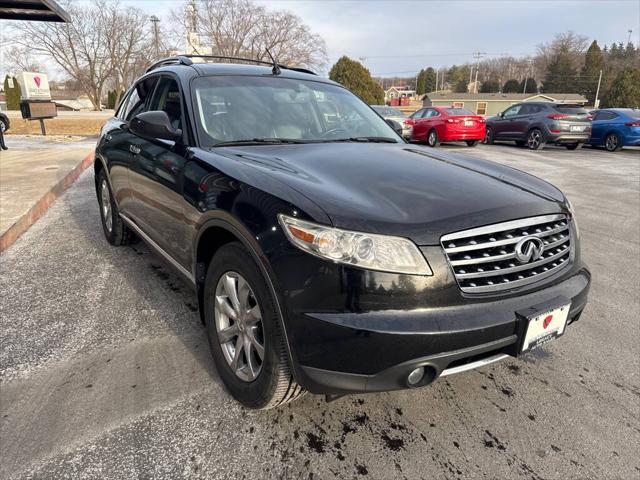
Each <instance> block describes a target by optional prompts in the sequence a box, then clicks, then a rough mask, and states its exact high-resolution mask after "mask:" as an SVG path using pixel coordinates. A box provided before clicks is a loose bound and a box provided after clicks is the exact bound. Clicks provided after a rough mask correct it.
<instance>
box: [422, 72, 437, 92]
mask: <svg viewBox="0 0 640 480" xmlns="http://www.w3.org/2000/svg"><path fill="white" fill-rule="evenodd" d="M435 89H436V71H435V70H434V69H433V68H431V67H429V68H427V69H426V70H425V71H424V92H425V93H429V92H433V91H434V90H435Z"/></svg>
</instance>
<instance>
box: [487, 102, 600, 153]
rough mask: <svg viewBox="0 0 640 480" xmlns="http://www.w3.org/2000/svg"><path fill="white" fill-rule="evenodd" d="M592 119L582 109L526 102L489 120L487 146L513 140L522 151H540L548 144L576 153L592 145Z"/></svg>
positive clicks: (574, 106)
mask: <svg viewBox="0 0 640 480" xmlns="http://www.w3.org/2000/svg"><path fill="white" fill-rule="evenodd" d="M590 136H591V115H589V112H587V111H586V110H585V109H584V108H583V107H582V105H569V104H566V103H550V102H525V103H516V104H515V105H511V106H510V107H509V108H507V109H506V110H505V111H504V112H502V113H499V114H498V115H496V116H495V117H491V118H488V119H487V131H486V137H485V143H488V144H491V143H493V142H494V141H495V140H514V141H515V142H516V144H517V145H518V146H520V147H522V146H525V145H526V146H527V147H529V148H530V149H531V150H541V149H543V148H544V146H545V144H547V143H554V144H558V145H564V146H565V147H567V149H569V150H575V149H576V148H578V147H580V146H582V144H584V143H586V142H588V141H589V137H590Z"/></svg>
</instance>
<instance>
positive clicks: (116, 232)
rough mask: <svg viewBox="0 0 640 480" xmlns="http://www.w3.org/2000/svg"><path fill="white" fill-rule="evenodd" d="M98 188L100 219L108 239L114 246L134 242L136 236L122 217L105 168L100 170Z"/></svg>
mask: <svg viewBox="0 0 640 480" xmlns="http://www.w3.org/2000/svg"><path fill="white" fill-rule="evenodd" d="M96 189H97V193H98V207H99V208H100V219H101V220H102V230H103V232H104V236H105V238H106V239H107V241H108V242H109V243H110V244H111V245H114V246H119V245H129V244H131V243H134V242H135V240H136V236H135V235H134V233H133V232H132V231H131V229H130V228H129V227H127V226H126V225H125V224H124V222H123V221H122V218H120V214H119V213H118V207H117V205H116V204H115V202H114V201H113V194H112V193H111V187H110V186H109V182H108V181H107V176H106V175H105V173H104V170H100V173H98V177H97V179H96Z"/></svg>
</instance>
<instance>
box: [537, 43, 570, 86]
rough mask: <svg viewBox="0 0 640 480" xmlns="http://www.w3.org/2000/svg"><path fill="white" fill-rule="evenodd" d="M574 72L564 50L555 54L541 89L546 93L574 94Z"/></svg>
mask: <svg viewBox="0 0 640 480" xmlns="http://www.w3.org/2000/svg"><path fill="white" fill-rule="evenodd" d="M576 77H577V75H576V70H575V68H574V66H573V62H572V61H571V56H570V55H569V52H567V51H566V50H564V51H560V52H558V53H556V54H555V55H554V56H553V58H552V59H551V62H550V63H549V66H548V67H547V73H546V75H545V76H544V80H543V82H542V88H543V91H544V92H547V93H576V90H578V88H577V85H578V83H579V82H576Z"/></svg>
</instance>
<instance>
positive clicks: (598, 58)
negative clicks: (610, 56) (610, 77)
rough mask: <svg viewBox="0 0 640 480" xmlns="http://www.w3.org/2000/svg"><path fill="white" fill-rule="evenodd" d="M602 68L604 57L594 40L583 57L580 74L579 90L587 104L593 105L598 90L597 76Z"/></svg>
mask: <svg viewBox="0 0 640 480" xmlns="http://www.w3.org/2000/svg"><path fill="white" fill-rule="evenodd" d="M603 67H604V55H603V54H602V51H601V50H600V46H599V45H598V42H596V41H595V40H594V41H593V42H592V43H591V46H590V47H589V49H588V50H587V53H586V55H585V57H584V66H583V67H582V70H581V72H580V90H581V93H582V94H583V95H584V96H585V97H587V99H588V100H589V103H590V104H592V105H593V102H594V100H595V98H596V90H597V88H598V76H599V75H600V71H601V70H602V68H603Z"/></svg>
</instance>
